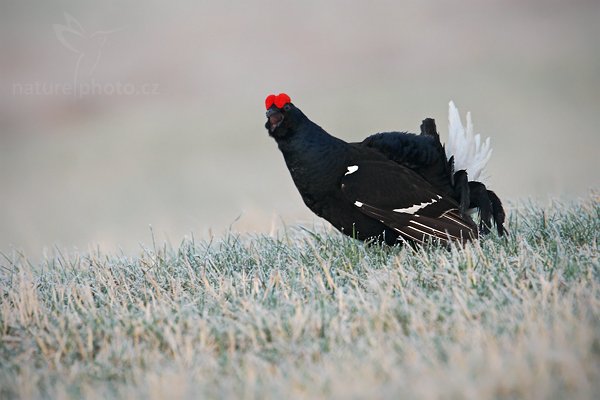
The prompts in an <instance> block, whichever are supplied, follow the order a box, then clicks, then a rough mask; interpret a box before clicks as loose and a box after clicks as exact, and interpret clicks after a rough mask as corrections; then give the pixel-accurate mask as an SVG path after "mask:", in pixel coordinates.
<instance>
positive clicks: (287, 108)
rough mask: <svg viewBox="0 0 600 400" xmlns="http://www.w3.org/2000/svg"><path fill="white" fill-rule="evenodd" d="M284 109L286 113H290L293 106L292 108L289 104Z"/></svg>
mask: <svg viewBox="0 0 600 400" xmlns="http://www.w3.org/2000/svg"><path fill="white" fill-rule="evenodd" d="M283 109H284V110H285V111H290V110H291V109H292V106H290V105H289V103H288V104H286V105H285V106H283Z"/></svg>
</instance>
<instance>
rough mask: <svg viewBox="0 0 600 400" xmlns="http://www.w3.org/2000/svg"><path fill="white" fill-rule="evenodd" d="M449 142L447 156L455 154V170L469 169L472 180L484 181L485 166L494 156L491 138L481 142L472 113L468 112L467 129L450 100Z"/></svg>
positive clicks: (468, 172)
mask: <svg viewBox="0 0 600 400" xmlns="http://www.w3.org/2000/svg"><path fill="white" fill-rule="evenodd" d="M448 122H449V124H448V143H446V157H447V158H448V159H450V157H452V156H454V170H455V171H459V170H461V169H464V170H466V171H467V174H468V176H469V180H470V181H481V182H483V181H484V180H485V179H486V178H487V176H486V174H485V166H486V165H487V163H488V161H489V160H490V157H491V156H492V148H491V146H490V138H487V139H485V141H484V142H483V143H481V136H480V135H479V134H477V135H476V134H475V133H474V132H473V121H472V120H471V113H470V112H468V113H467V128H466V129H465V128H464V126H463V124H462V122H461V120H460V114H459V113H458V109H457V108H456V106H455V105H454V102H452V101H451V102H450V104H449V110H448Z"/></svg>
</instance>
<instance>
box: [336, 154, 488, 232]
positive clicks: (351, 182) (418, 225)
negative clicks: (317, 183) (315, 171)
mask: <svg viewBox="0 0 600 400" xmlns="http://www.w3.org/2000/svg"><path fill="white" fill-rule="evenodd" d="M341 185H342V192H343V193H344V195H345V196H346V198H347V199H348V200H349V201H351V202H352V203H353V204H354V205H355V206H356V207H357V208H358V209H359V210H360V211H361V212H362V213H364V214H366V215H368V216H369V217H371V218H375V219H377V220H379V221H381V222H382V223H383V224H384V225H387V226H389V227H390V228H392V229H394V230H396V231H397V232H398V233H399V234H400V235H401V236H402V237H403V238H404V239H406V240H409V241H414V242H417V243H424V242H428V241H431V240H439V241H441V242H444V243H448V242H450V241H460V242H465V241H467V240H469V239H472V238H477V226H476V225H475V223H474V222H473V221H472V220H470V218H468V217H461V215H460V213H459V211H458V208H459V206H458V204H457V203H456V202H455V201H454V200H453V199H452V198H450V197H448V196H447V195H445V194H444V193H441V191H440V190H437V189H436V188H434V187H433V186H432V185H430V184H429V183H428V182H426V181H425V180H424V179H423V178H421V177H420V176H419V175H417V174H416V173H414V172H412V171H410V170H408V169H407V168H403V167H401V166H399V165H398V164H396V163H394V162H388V161H358V162H356V163H350V165H348V170H347V172H346V174H345V175H344V176H343V178H342V181H341Z"/></svg>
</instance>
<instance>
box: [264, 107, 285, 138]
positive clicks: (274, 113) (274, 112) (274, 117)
mask: <svg viewBox="0 0 600 400" xmlns="http://www.w3.org/2000/svg"><path fill="white" fill-rule="evenodd" d="M267 118H268V119H269V124H270V125H271V127H270V129H269V130H270V131H271V132H273V131H274V130H275V129H277V127H278V126H279V125H280V124H281V122H282V121H283V114H282V113H281V111H279V109H278V108H277V107H275V106H272V107H271V108H269V109H268V110H267Z"/></svg>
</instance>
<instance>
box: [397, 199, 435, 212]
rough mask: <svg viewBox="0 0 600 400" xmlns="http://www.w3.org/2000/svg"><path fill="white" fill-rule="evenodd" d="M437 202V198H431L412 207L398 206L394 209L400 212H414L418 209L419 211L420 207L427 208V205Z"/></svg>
mask: <svg viewBox="0 0 600 400" xmlns="http://www.w3.org/2000/svg"><path fill="white" fill-rule="evenodd" d="M438 197H439V196H438ZM440 198H441V197H440ZM435 202H437V199H431V201H428V202H423V203H421V204H416V205H414V206H410V207H407V208H396V209H394V211H395V212H398V213H407V214H414V213H416V212H417V211H419V210H420V209H422V208H425V207H427V206H429V205H431V204H433V203H435Z"/></svg>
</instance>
